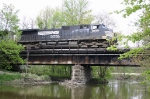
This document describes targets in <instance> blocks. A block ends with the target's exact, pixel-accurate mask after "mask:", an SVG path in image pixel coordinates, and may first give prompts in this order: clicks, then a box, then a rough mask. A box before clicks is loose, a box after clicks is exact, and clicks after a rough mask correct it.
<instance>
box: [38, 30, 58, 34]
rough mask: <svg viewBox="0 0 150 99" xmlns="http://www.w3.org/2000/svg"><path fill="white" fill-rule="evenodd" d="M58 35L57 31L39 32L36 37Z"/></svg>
mask: <svg viewBox="0 0 150 99" xmlns="http://www.w3.org/2000/svg"><path fill="white" fill-rule="evenodd" d="M50 34H59V31H39V32H38V35H50Z"/></svg>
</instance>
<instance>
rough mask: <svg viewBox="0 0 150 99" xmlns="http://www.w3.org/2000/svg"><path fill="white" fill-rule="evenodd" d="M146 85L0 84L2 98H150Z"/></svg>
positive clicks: (113, 83)
mask: <svg viewBox="0 0 150 99" xmlns="http://www.w3.org/2000/svg"><path fill="white" fill-rule="evenodd" d="M149 97H150V95H149V93H145V89H144V86H141V85H140V84H139V83H135V82H134V83H133V81H132V82H129V81H112V82H110V83H109V84H107V85H88V86H80V87H77V86H76V87H65V86H61V85H58V84H49V85H38V86H37V85H36V86H31V85H30V86H29V85H28V86H27V85H26V86H23V85H20V86H19V85H18V86H17V85H16V86H10V85H0V99H149Z"/></svg>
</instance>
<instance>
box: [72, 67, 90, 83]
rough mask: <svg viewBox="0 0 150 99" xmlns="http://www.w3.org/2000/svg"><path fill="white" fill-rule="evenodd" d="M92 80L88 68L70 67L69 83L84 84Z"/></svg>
mask: <svg viewBox="0 0 150 99" xmlns="http://www.w3.org/2000/svg"><path fill="white" fill-rule="evenodd" d="M91 78H92V69H91V68H90V66H87V65H85V66H81V65H74V66H72V77H71V81H72V82H74V83H81V84H85V83H86V82H88V81H89V80H90V79H91Z"/></svg>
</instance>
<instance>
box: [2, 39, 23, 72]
mask: <svg viewBox="0 0 150 99" xmlns="http://www.w3.org/2000/svg"><path fill="white" fill-rule="evenodd" d="M21 50H23V47H22V45H17V44H16V42H14V41H12V40H7V41H5V40H2V41H1V43H0V68H5V69H10V68H11V64H16V63H21V64H23V63H24V61H23V59H22V58H21V57H20V54H19V53H20V51H21Z"/></svg>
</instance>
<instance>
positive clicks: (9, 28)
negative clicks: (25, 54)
mask: <svg viewBox="0 0 150 99" xmlns="http://www.w3.org/2000/svg"><path fill="white" fill-rule="evenodd" d="M17 13H18V10H17V11H15V9H14V6H12V5H6V4H4V5H3V8H2V9H1V10H0V22H1V24H0V68H10V67H11V66H10V65H11V64H16V63H23V59H22V58H21V57H20V55H19V53H20V51H21V50H23V47H22V46H21V45H20V44H17V42H15V40H14V38H13V37H14V35H16V37H17V38H15V39H16V40H18V39H19V37H20V34H21V32H20V31H19V26H18V22H19V19H18V17H17Z"/></svg>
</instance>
